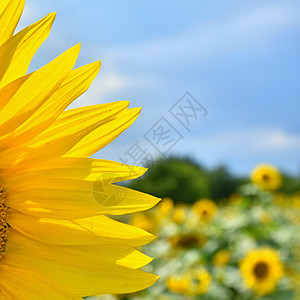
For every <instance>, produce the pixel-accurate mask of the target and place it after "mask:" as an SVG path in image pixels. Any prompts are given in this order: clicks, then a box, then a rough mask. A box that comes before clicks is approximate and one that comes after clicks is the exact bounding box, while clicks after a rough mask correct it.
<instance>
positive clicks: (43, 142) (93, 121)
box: [27, 101, 128, 162]
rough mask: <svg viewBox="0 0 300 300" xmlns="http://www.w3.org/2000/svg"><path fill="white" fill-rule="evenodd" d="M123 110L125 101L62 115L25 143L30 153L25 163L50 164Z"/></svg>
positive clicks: (126, 104) (94, 106) (125, 105)
mask: <svg viewBox="0 0 300 300" xmlns="http://www.w3.org/2000/svg"><path fill="white" fill-rule="evenodd" d="M127 106H128V102H127V101H119V102H115V103H109V104H101V105H93V106H91V107H89V108H82V109H81V108H78V109H74V110H72V111H73V112H72V113H70V112H69V111H66V113H65V112H64V113H62V115H61V116H60V117H59V118H58V119H57V120H56V121H55V122H54V123H53V124H52V125H51V126H50V127H49V128H47V129H46V130H45V131H44V132H43V133H42V134H40V135H38V136H37V137H36V138H35V139H33V140H32V141H30V142H29V143H28V146H29V147H30V148H31V149H30V152H29V153H28V157H27V161H31V162H34V161H42V160H50V159H54V158H57V157H59V156H62V155H63V154H65V153H66V152H67V151H69V150H70V149H71V148H72V147H74V145H76V144H77V143H78V142H79V141H80V140H81V139H82V138H83V137H84V136H86V135H87V134H89V133H90V132H91V131H93V130H94V129H95V128H97V127H99V126H101V125H102V124H104V123H106V122H109V121H110V120H112V119H114V118H115V117H116V115H118V114H119V113H120V112H121V111H122V110H124V109H125V108H126V107H127Z"/></svg>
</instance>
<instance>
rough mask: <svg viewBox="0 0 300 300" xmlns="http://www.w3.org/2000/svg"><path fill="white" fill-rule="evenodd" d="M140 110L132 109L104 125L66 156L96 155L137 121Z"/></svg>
mask: <svg viewBox="0 0 300 300" xmlns="http://www.w3.org/2000/svg"><path fill="white" fill-rule="evenodd" d="M140 111H141V109H140V108H131V109H128V110H125V111H123V112H121V113H120V114H119V115H118V116H117V118H116V119H114V120H112V121H110V122H108V123H106V124H103V125H102V126H100V127H98V128H96V129H95V130H93V131H92V132H91V133H90V134H88V135H87V136H85V137H84V138H83V139H82V140H81V141H80V142H79V143H77V144H76V145H75V146H74V147H73V148H72V149H71V150H70V151H69V152H67V153H66V154H65V156H76V157H89V156H91V155H92V154H94V153H96V152H97V151H99V150H100V149H102V148H103V147H105V146H106V145H108V144H109V143H110V142H112V141H113V140H114V139H115V138H117V137H118V136H119V135H120V134H121V133H122V132H123V131H124V130H126V129H127V128H128V127H129V126H131V125H132V123H133V122H134V121H135V120H136V118H137V117H138V115H139V113H140Z"/></svg>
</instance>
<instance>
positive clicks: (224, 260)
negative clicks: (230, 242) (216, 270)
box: [213, 250, 230, 267]
mask: <svg viewBox="0 0 300 300" xmlns="http://www.w3.org/2000/svg"><path fill="white" fill-rule="evenodd" d="M229 261H230V252H229V251H228V250H220V251H218V252H217V253H216V254H215V256H214V258H213V264H214V265H215V266H218V267H221V266H225V265H227V264H228V262H229Z"/></svg>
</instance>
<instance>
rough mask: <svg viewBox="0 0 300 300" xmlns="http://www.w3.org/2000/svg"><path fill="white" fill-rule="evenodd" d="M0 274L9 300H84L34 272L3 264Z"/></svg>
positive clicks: (3, 290) (2, 287) (4, 292)
mask: <svg viewBox="0 0 300 300" xmlns="http://www.w3.org/2000/svg"><path fill="white" fill-rule="evenodd" d="M0 274H1V291H2V293H3V294H4V295H5V296H6V298H7V299H9V300H10V299H15V300H28V299H31V300H35V299H36V300H37V299H43V300H53V299H57V300H70V299H74V300H80V299H81V300H82V298H81V297H78V296H76V294H73V293H71V292H69V291H68V290H67V288H66V287H65V286H63V287H62V286H61V285H60V284H59V283H58V282H57V281H53V280H51V279H50V278H47V277H44V276H42V275H41V274H39V273H38V272H35V271H32V270H26V269H22V268H14V267H11V266H9V265H6V264H4V263H2V264H1V269H0ZM1 299H2V298H1Z"/></svg>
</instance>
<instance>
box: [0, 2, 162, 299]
mask: <svg viewBox="0 0 300 300" xmlns="http://www.w3.org/2000/svg"><path fill="white" fill-rule="evenodd" d="M23 6H24V0H1V1H0V61H1V65H0V153H1V155H0V202H1V204H0V226H1V227H0V251H1V252H0V253H1V261H0V276H1V282H0V299H9V300H12V299H16V300H19V299H24V300H28V299H30V300H32V299H33V300H34V299H39V300H41V299H43V300H44V299H82V297H84V296H90V295H95V294H102V293H114V294H117V293H129V292H134V291H137V290H141V289H144V288H146V287H148V286H150V285H152V284H153V283H154V282H155V281H156V280H157V276H155V275H153V274H148V273H144V272H142V271H140V270H138V269H139V268H140V267H142V266H144V265H145V264H147V263H149V262H150V261H151V258H149V257H148V256H146V255H144V254H142V253H140V252H139V251H137V250H135V247H137V246H140V245H144V244H146V243H148V242H150V241H151V240H153V236H152V235H151V234H150V233H147V232H145V231H143V230H141V229H138V228H135V227H133V226H130V225H126V224H123V223H119V222H117V221H114V220H112V219H110V218H108V217H106V216H105V215H106V214H109V215H119V214H127V213H131V212H135V211H140V210H145V209H148V208H150V207H152V206H153V205H155V204H156V203H157V201H158V200H157V198H154V197H152V196H149V195H146V194H143V193H140V192H136V191H133V190H130V189H125V188H123V187H120V186H117V185H115V184H114V183H116V182H119V181H122V180H128V179H132V178H136V177H138V176H140V175H142V174H143V173H144V172H145V169H143V168H141V167H131V166H130V167H129V166H127V165H124V164H121V163H117V162H112V161H107V160H101V159H91V158H88V157H89V156H90V155H92V154H93V153H95V152H96V151H98V150H99V149H101V148H103V147H104V146H106V145H107V144H108V143H110V142H111V141H112V140H113V139H114V138H116V137H117V136H118V135H119V134H120V133H121V132H123V131H124V130H125V129H126V128H128V127H129V126H130V125H131V124H132V123H133V121H134V120H135V119H136V118H137V116H138V114H139V111H140V109H138V108H134V109H127V107H128V104H129V103H128V102H115V103H111V104H101V105H94V106H89V107H84V108H78V109H71V110H67V111H65V109H66V108H67V106H68V105H69V104H70V103H71V102H72V101H73V100H75V99H76V98H77V97H78V96H80V95H81V94H82V93H83V92H85V91H86V90H87V89H88V87H89V85H90V84H91V82H92V80H93V79H94V77H95V76H96V74H97V73H98V71H99V68H100V62H94V63H91V64H89V65H86V66H83V67H81V68H77V69H73V67H74V64H75V61H76V59H77V56H78V54H79V50H80V46H79V45H76V46H74V47H72V48H70V49H69V50H67V51H66V52H64V53H63V54H61V55H60V56H58V57H57V58H55V59H54V60H53V61H51V62H50V63H48V64H47V65H45V66H44V67H42V68H40V69H38V70H37V71H35V72H33V73H30V74H27V75H26V72H27V69H28V66H29V63H30V61H31V59H32V57H33V55H34V53H35V52H36V50H37V49H38V47H39V46H40V45H41V44H42V43H43V41H44V40H45V39H46V38H47V36H48V34H49V31H50V28H51V25H52V23H53V21H54V18H55V14H54V13H51V14H49V15H47V16H46V17H44V18H43V19H41V20H40V21H38V22H36V23H34V24H32V25H31V26H29V27H27V28H25V29H23V30H22V31H20V32H18V33H17V34H15V35H13V32H14V30H15V27H16V25H17V23H18V20H19V18H20V16H21V13H22V10H23ZM95 182H96V183H99V182H100V186H101V188H100V189H99V184H98V185H97V184H95Z"/></svg>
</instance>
